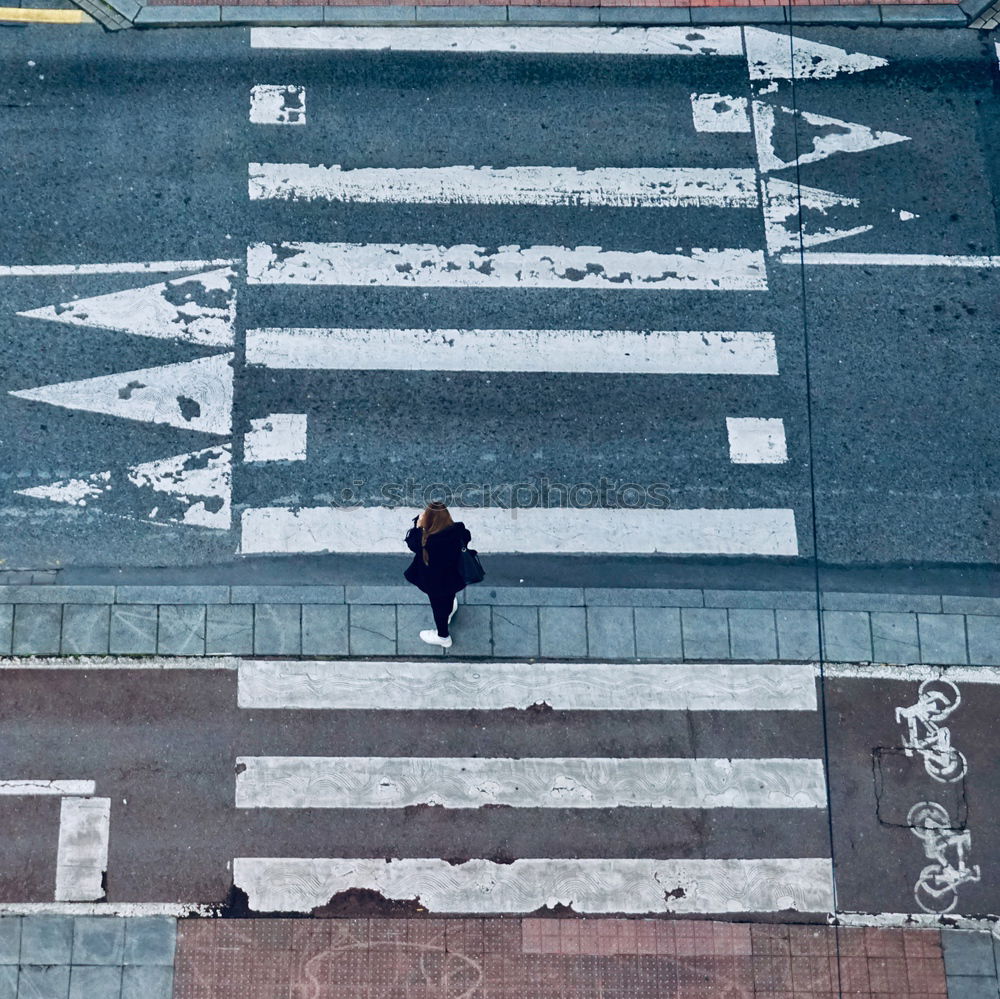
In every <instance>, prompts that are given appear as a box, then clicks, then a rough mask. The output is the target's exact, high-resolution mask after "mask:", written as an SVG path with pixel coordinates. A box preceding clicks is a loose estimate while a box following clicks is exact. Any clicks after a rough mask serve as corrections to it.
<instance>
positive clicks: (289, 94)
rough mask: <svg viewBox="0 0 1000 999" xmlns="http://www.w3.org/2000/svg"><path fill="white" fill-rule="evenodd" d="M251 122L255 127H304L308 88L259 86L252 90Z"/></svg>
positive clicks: (272, 85)
mask: <svg viewBox="0 0 1000 999" xmlns="http://www.w3.org/2000/svg"><path fill="white" fill-rule="evenodd" d="M250 121H251V122H252V123H253V124H254V125H304V124H305V123H306V88H305V87H296V86H294V85H290V84H287V85H281V84H279V85H274V84H267V83H265V84H259V85H258V86H256V87H253V88H252V89H251V90H250Z"/></svg>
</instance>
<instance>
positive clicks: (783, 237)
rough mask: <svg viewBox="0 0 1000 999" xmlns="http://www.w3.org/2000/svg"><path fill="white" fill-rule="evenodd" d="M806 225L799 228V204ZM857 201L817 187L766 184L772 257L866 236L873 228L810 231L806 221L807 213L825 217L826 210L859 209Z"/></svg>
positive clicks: (781, 182)
mask: <svg viewBox="0 0 1000 999" xmlns="http://www.w3.org/2000/svg"><path fill="white" fill-rule="evenodd" d="M800 199H801V213H802V216H803V221H802V222H801V225H802V231H801V232H800V231H799V225H800V204H799V201H800ZM860 204H861V203H860V202H859V201H858V199H857V198H848V197H845V196H844V195H841V194H834V193H833V192H832V191H823V190H820V188H818V187H800V186H799V185H798V184H793V183H791V182H790V181H787V180H778V179H777V178H774V177H771V178H769V179H768V180H765V181H764V202H763V207H764V233H765V236H766V239H767V249H768V252H769V253H778V252H780V251H782V250H798V249H800V248H803V249H804V248H805V247H809V246H818V245H819V244H820V243H829V242H832V241H833V240H835V239H845V238H846V237H848V236H857V235H858V234H859V233H862V232H867V231H868V230H869V229H871V228H872V226H871V225H859V226H855V227H854V228H853V229H834V228H833V227H832V226H825V227H823V228H819V229H815V228H808V225H809V223H808V222H807V221H805V215H806V213H807V212H809V213H814V212H818V213H819V214H820V215H826V213H827V209H829V208H837V207H849V208H858V207H859V206H860Z"/></svg>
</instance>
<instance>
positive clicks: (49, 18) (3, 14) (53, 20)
mask: <svg viewBox="0 0 1000 999" xmlns="http://www.w3.org/2000/svg"><path fill="white" fill-rule="evenodd" d="M92 20H93V18H91V16H90V15H89V14H85V13H84V12H83V11H82V10H52V9H48V8H37V7H0V21H24V22H30V23H33V24H89V23H90V22H91V21H92Z"/></svg>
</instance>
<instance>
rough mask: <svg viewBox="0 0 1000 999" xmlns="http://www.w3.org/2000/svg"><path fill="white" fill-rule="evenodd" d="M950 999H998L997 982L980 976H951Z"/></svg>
mask: <svg viewBox="0 0 1000 999" xmlns="http://www.w3.org/2000/svg"><path fill="white" fill-rule="evenodd" d="M948 999H997V980H996V979H995V978H986V977H980V976H978V975H956V976H954V977H952V976H951V975H949V976H948Z"/></svg>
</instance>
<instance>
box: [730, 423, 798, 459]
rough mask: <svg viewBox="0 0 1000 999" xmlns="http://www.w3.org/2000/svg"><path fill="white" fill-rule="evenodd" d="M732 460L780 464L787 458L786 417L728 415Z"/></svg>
mask: <svg viewBox="0 0 1000 999" xmlns="http://www.w3.org/2000/svg"><path fill="white" fill-rule="evenodd" d="M726 431H727V433H728V434H729V460H730V461H731V462H733V463H734V464H736V465H780V464H783V463H784V462H786V461H788V448H787V446H786V444H785V421H784V420H781V419H762V418H760V417H757V416H737V417H733V416H727V417H726Z"/></svg>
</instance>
